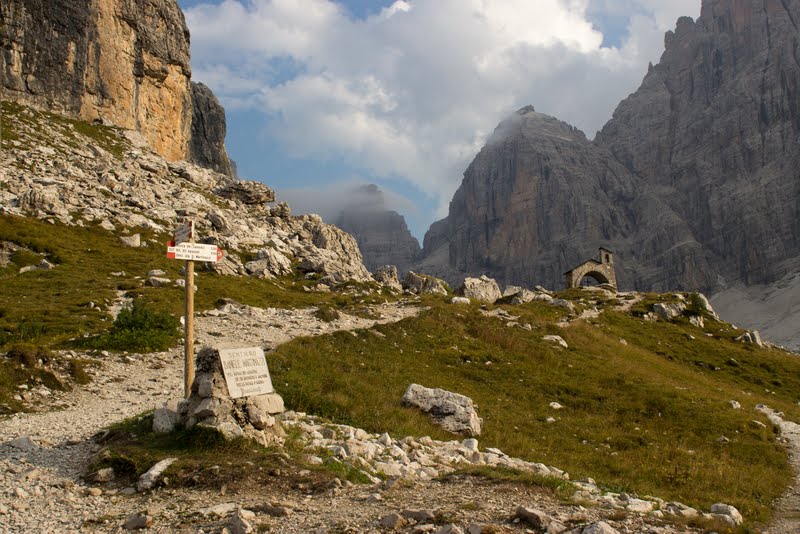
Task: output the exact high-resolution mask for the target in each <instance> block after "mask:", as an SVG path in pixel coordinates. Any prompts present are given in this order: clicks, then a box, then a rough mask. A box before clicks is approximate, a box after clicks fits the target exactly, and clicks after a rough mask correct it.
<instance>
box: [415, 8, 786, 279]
mask: <svg viewBox="0 0 800 534" xmlns="http://www.w3.org/2000/svg"><path fill="white" fill-rule="evenodd" d="M798 21H800V0H784V1H781V2H779V1H774V0H768V1H766V2H764V1H762V0H737V1H734V0H705V1H704V2H703V7H702V14H701V16H700V18H699V19H698V20H697V22H693V21H692V20H691V19H690V18H686V17H684V18H681V19H680V20H679V21H678V24H677V28H676V30H675V32H668V33H667V35H666V39H665V44H666V50H665V52H664V54H663V56H662V58H661V62H660V63H659V64H658V65H657V66H655V67H651V68H650V70H649V72H648V74H647V76H646V77H645V78H644V81H643V83H642V86H641V87H640V88H639V89H638V90H637V91H636V92H635V93H634V94H632V95H631V96H630V97H628V98H627V99H626V100H625V101H624V102H622V103H621V104H620V105H619V107H618V109H617V110H616V112H615V113H614V117H613V119H612V120H611V121H610V122H609V123H608V124H607V125H606V126H605V127H604V128H603V130H602V132H601V133H600V134H599V135H598V137H597V139H596V141H595V142H593V143H590V142H588V141H586V140H585V138H584V137H583V135H582V134H580V133H579V132H576V131H575V130H574V129H572V128H571V127H570V126H568V125H565V124H564V123H560V122H559V121H556V120H555V119H551V118H547V117H544V116H541V115H538V114H535V113H533V112H532V111H531V110H527V111H526V110H520V112H518V114H517V115H516V116H512V117H511V118H510V119H508V120H506V121H504V122H503V123H502V124H501V125H500V126H499V127H498V131H496V132H495V135H494V136H493V138H492V139H490V140H489V142H488V143H487V145H486V146H485V147H484V148H483V149H482V150H481V152H480V154H478V156H477V157H476V158H475V160H474V161H473V163H472V164H471V165H470V167H469V168H468V169H467V171H466V172H465V174H464V181H463V183H462V184H461V187H460V188H459V190H458V191H457V192H456V194H455V196H454V198H453V200H452V202H451V204H450V212H449V214H448V216H447V218H445V219H443V220H442V221H439V222H437V223H435V224H434V225H433V226H432V227H431V229H430V230H429V231H428V233H427V234H426V236H425V243H424V255H425V259H424V260H423V262H422V263H423V264H425V265H429V266H431V267H436V268H438V271H439V273H440V274H448V275H449V278H451V279H454V278H458V277H460V276H463V275H464V274H467V273H468V274H476V273H479V272H486V273H489V274H491V275H493V276H496V277H498V278H499V279H501V280H503V281H505V282H508V283H522V284H528V285H533V284H543V285H546V286H550V287H560V286H561V285H562V283H563V282H562V280H561V273H562V272H564V271H566V270H567V269H569V268H571V267H572V266H573V265H574V264H575V263H576V262H579V261H583V260H584V259H587V258H588V257H592V256H594V254H595V253H596V248H597V247H598V246H606V247H608V248H610V249H611V250H614V251H616V252H617V254H618V261H617V265H618V269H619V270H620V271H621V273H620V274H621V276H620V283H621V285H622V287H625V288H631V289H634V288H635V289H642V290H670V289H700V290H704V291H711V292H713V291H716V290H720V289H722V288H724V287H726V286H728V285H731V284H745V285H747V284H755V283H771V282H774V281H776V280H778V279H780V278H781V277H783V276H785V275H786V274H787V273H789V272H790V271H791V269H792V268H796V265H797V260H798V258H800V213H799V212H798V211H799V210H800V92H799V91H800V60H799V59H798V57H800V52H798V27H797V23H798ZM506 130H507V131H506ZM498 132H500V133H498ZM497 137H500V138H502V141H500V142H498V140H497ZM445 250H446V253H445Z"/></svg>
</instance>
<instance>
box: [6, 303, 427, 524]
mask: <svg viewBox="0 0 800 534" xmlns="http://www.w3.org/2000/svg"><path fill="white" fill-rule="evenodd" d="M418 312H419V308H417V307H413V306H407V305H404V304H402V303H398V304H387V305H382V306H379V307H376V308H375V309H374V310H373V313H374V315H375V316H376V317H378V318H377V319H362V318H358V317H352V316H347V315H343V316H342V317H341V318H340V319H339V320H336V321H334V322H330V323H327V322H323V321H320V320H319V319H317V318H316V317H315V316H314V310H313V309H299V310H283V309H274V308H270V309H258V308H250V307H247V306H241V307H237V306H230V305H229V306H228V307H227V308H225V309H224V310H223V311H221V312H219V311H217V312H211V313H210V314H209V313H206V314H202V315H201V316H200V317H198V318H197V320H196V329H197V331H196V338H197V346H201V345H202V344H213V343H218V342H231V341H235V342H239V343H247V344H257V345H261V346H266V347H275V346H277V345H279V344H281V343H285V342H286V341H289V340H291V339H293V338H295V337H298V336H310V335H320V334H324V333H328V332H332V331H335V330H353V329H357V328H369V327H371V326H373V325H374V324H377V323H389V322H395V321H399V320H401V319H403V318H405V317H409V316H412V315H415V314H416V313H418ZM182 358H183V357H182V350H181V349H180V348H175V349H173V350H171V351H168V352H163V353H153V354H144V355H130V356H122V357H120V356H109V357H108V358H107V360H106V361H104V364H103V366H102V368H100V369H99V370H97V371H96V372H95V376H94V381H93V382H92V383H91V384H90V385H89V386H88V387H86V388H77V389H75V390H74V391H72V392H70V393H68V394H53V395H52V396H50V397H48V398H47V399H46V402H47V405H48V406H49V407H50V410H49V411H44V412H39V413H22V414H17V415H14V416H13V417H11V418H8V419H5V420H3V421H0V473H2V478H0V532H77V531H79V530H81V525H82V524H84V522H85V521H86V520H87V519H92V518H98V517H103V516H119V515H120V514H121V513H124V512H125V511H126V509H128V510H131V509H132V510H136V508H135V507H134V506H133V505H134V503H136V505H135V506H140V505H141V504H142V503H141V502H138V501H141V500H142V499H141V498H133V499H132V498H130V497H125V496H122V495H118V494H116V493H115V492H106V493H101V494H100V495H94V493H97V492H98V490H97V488H90V487H88V486H85V485H83V482H82V481H81V480H80V475H81V474H82V473H83V470H84V469H85V466H86V465H87V463H88V462H90V461H91V460H92V458H93V456H94V455H95V453H96V452H97V450H98V448H99V447H98V446H97V445H96V444H95V443H94V442H92V441H91V440H90V438H91V437H92V436H93V435H94V434H96V433H97V432H99V431H101V430H102V429H103V428H105V427H107V426H108V425H109V424H111V423H114V422H116V421H120V420H122V419H125V418H127V417H131V416H134V415H136V414H139V413H142V412H145V411H148V410H152V409H153V408H155V407H157V406H160V405H162V404H163V403H164V402H166V401H167V400H169V399H170V398H175V397H181V396H182V388H183V385H182V384H183V378H182V376H183V361H182ZM145 500H146V499H145ZM145 504H146V503H145ZM84 530H85V527H84ZM100 530H104V529H103V528H101V529H100Z"/></svg>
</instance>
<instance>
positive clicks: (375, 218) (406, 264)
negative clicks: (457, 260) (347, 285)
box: [334, 185, 421, 273]
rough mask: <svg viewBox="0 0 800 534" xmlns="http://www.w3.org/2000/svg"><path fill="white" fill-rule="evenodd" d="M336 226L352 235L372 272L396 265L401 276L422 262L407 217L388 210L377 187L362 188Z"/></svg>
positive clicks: (343, 212)
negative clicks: (407, 223) (382, 267)
mask: <svg viewBox="0 0 800 534" xmlns="http://www.w3.org/2000/svg"><path fill="white" fill-rule="evenodd" d="M334 224H335V225H336V226H338V227H339V228H341V229H342V230H344V231H345V232H347V233H349V234H352V235H353V236H354V237H355V238H356V241H357V242H358V247H359V249H361V253H362V254H363V256H364V265H366V267H367V269H369V270H370V271H371V272H374V271H375V270H376V269H377V268H378V267H381V266H383V265H395V266H396V267H397V270H398V271H399V272H400V273H404V272H405V271H407V270H409V269H410V268H411V266H412V264H413V263H414V262H415V261H416V260H418V259H419V256H420V252H421V250H420V246H419V242H418V241H417V240H416V239H415V238H414V236H412V235H411V232H409V231H408V226H407V225H406V220H405V218H404V217H403V216H402V215H400V214H399V213H397V212H396V211H394V210H390V209H388V208H387V207H386V203H385V200H384V196H383V192H382V191H381V190H380V189H379V188H378V187H377V186H375V185H366V186H363V187H359V188H358V189H357V190H356V191H354V194H353V202H352V203H351V204H350V205H349V206H347V207H346V208H345V209H343V210H342V212H341V213H340V214H339V216H338V217H337V218H336V219H335V221H334Z"/></svg>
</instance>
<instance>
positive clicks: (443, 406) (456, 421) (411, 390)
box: [403, 384, 483, 436]
mask: <svg viewBox="0 0 800 534" xmlns="http://www.w3.org/2000/svg"><path fill="white" fill-rule="evenodd" d="M403 406H411V407H414V408H419V409H420V410H422V411H423V412H425V413H427V414H429V415H430V416H431V418H432V419H433V421H434V422H435V423H436V424H438V425H440V426H441V427H442V428H444V429H445V430H447V431H448V432H452V433H454V434H467V435H470V436H480V435H481V429H482V427H483V419H481V418H480V417H478V412H477V411H475V405H474V404H473V402H472V399H470V398H469V397H467V396H464V395H461V394H459V393H453V392H452V391H446V390H444V389H439V388H426V387H424V386H420V385H419V384H411V385H410V386H408V389H406V392H405V393H404V394H403Z"/></svg>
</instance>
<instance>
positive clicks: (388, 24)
mask: <svg viewBox="0 0 800 534" xmlns="http://www.w3.org/2000/svg"><path fill="white" fill-rule="evenodd" d="M699 4H700V0H537V1H536V2H531V1H530V0H398V1H396V2H395V3H394V4H392V5H391V6H389V7H386V8H384V9H383V10H382V11H380V12H379V13H377V14H375V15H373V16H371V17H368V18H366V19H353V18H350V17H349V15H348V13H347V11H346V10H345V9H343V8H342V7H341V6H339V5H338V4H336V3H334V2H332V1H329V0H238V1H237V0H225V1H224V2H222V3H221V4H218V5H203V6H199V7H196V8H192V9H189V10H188V11H187V13H186V15H187V21H188V24H189V27H190V29H191V31H192V53H193V65H194V69H195V77H196V78H197V79H199V80H201V81H204V82H206V83H207V84H208V85H210V86H211V87H212V88H213V89H214V90H215V92H217V94H218V96H219V97H220V98H221V99H222V100H223V102H224V103H225V104H226V105H233V106H236V107H239V108H241V107H251V108H252V109H253V110H254V111H256V112H262V113H263V114H264V121H265V124H266V128H267V131H268V132H269V133H270V135H271V136H272V137H273V138H274V139H275V140H277V141H279V142H280V143H282V146H283V147H284V148H285V150H286V151H287V153H289V154H291V155H293V156H296V157H304V158H311V159H325V158H334V157H335V158H339V159H342V160H344V161H346V162H348V163H349V164H350V165H351V166H352V167H353V168H356V169H360V170H361V172H364V173H367V174H369V175H371V176H373V177H376V178H382V179H399V180H408V181H410V182H411V183H413V184H414V185H415V186H416V187H417V188H419V189H420V190H422V191H424V192H426V193H428V194H430V195H433V196H436V197H437V198H438V199H439V205H440V210H439V213H438V214H437V215H439V216H441V215H443V214H444V209H445V208H446V206H447V203H448V202H449V200H450V198H451V196H452V193H453V191H454V190H455V188H456V187H457V186H458V184H459V183H460V181H461V174H462V172H463V170H464V169H465V168H466V166H467V164H468V163H469V161H470V160H471V159H472V157H474V155H475V153H476V152H477V151H478V150H479V149H480V147H481V146H482V145H483V143H484V141H485V139H486V137H487V136H488V135H489V134H490V133H491V131H492V130H493V128H494V127H495V125H496V124H497V123H498V122H499V121H500V120H501V119H502V118H503V117H504V116H506V115H508V114H509V113H510V112H512V111H513V110H515V109H517V108H519V107H522V106H524V105H527V104H533V105H534V106H535V107H536V109H537V110H539V111H541V112H544V113H548V114H551V115H555V116H557V117H559V118H561V119H563V120H566V121H567V122H570V123H572V124H575V125H576V126H578V127H580V128H582V129H584V131H586V132H587V134H588V135H589V136H590V137H591V136H593V134H594V132H595V131H596V130H597V129H599V128H600V127H601V126H602V124H603V123H604V122H605V121H606V120H607V119H608V118H609V117H610V116H611V113H612V111H613V109H614V106H615V105H616V104H617V103H618V102H619V101H620V100H621V99H622V98H624V97H625V96H626V95H627V94H628V93H630V92H632V91H633V90H634V89H635V88H636V86H637V85H638V84H639V82H640V81H641V79H642V77H643V76H644V74H645V73H646V66H647V62H648V61H653V62H655V61H657V59H658V57H659V56H660V54H661V52H662V48H663V34H664V31H665V30H667V29H671V28H672V27H674V23H675V20H676V19H677V17H678V16H679V15H689V16H695V17H696V16H697V15H698V14H699ZM598 14H601V15H603V14H605V15H608V16H617V17H619V16H625V17H627V18H629V20H630V26H629V33H628V36H627V37H626V39H625V40H624V41H623V43H622V45H621V46H620V47H618V48H603V47H602V42H603V35H602V34H601V33H600V32H599V31H598V30H597V29H596V28H595V26H593V24H592V22H591V20H592V17H593V16H596V15H598ZM287 65H290V66H291V68H287Z"/></svg>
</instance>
